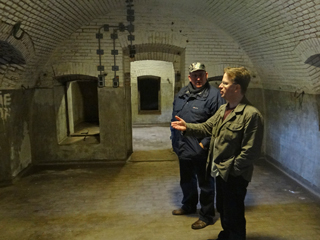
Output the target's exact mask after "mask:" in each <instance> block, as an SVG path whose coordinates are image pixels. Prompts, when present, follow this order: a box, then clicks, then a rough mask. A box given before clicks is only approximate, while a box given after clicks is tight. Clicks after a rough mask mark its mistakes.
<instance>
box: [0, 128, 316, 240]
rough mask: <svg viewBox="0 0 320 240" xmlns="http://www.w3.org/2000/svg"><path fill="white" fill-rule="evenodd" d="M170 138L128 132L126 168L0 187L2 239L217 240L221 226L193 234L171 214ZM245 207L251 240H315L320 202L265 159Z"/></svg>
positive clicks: (50, 174)
mask: <svg viewBox="0 0 320 240" xmlns="http://www.w3.org/2000/svg"><path fill="white" fill-rule="evenodd" d="M169 135H170V132H169V131H168V128H167V127H157V126H155V127H150V126H149V127H139V128H133V136H134V146H133V147H134V151H135V152H134V154H133V155H132V158H130V159H129V160H128V162H127V163H125V164H108V165H100V166H97V165H96V166H91V167H87V168H76V167H74V168H70V167H67V166H65V167H60V168H59V169H52V170H49V169H46V170H41V171H38V172H35V173H33V174H31V175H29V176H26V177H24V178H22V179H20V180H19V181H17V182H16V183H15V184H14V185H11V186H8V187H4V188H0V239H1V240H18V239H19V240H35V239H41V240H51V239H54V240H58V239H59V240H74V239H77V240H105V239H108V240H109V239H110V240H120V239H121V240H160V239H161V240H180V239H184V240H195V239H202V240H213V239H216V237H217V235H218V233H219V231H220V230H221V226H220V221H219V219H217V221H216V223H215V224H214V225H211V226H208V227H206V228H205V229H201V230H192V229H191V224H192V223H193V222H194V221H196V220H197V219H198V218H197V214H193V215H189V216H173V215H172V214H171V211H172V210H173V209H175V208H178V207H180V201H181V197H182V194H181V191H180V187H179V166H178V162H177V160H176V158H174V157H173V156H172V152H171V150H170V149H168V147H169V148H170V142H169V144H168V142H167V141H169V139H168V136H169ZM146 136H149V137H146ZM148 139H149V140H148ZM151 145H153V146H154V150H153V148H152V147H151ZM143 146H146V147H145V148H143ZM152 151H155V152H157V151H158V153H159V151H160V153H161V154H160V155H161V157H159V159H156V154H153V155H152ZM166 153H167V159H165V158H164V157H165V154H166ZM148 155H149V156H152V159H150V160H148V158H147V157H146V156H148ZM139 156H143V157H142V160H141V161H140V160H139ZM246 206H247V207H246V218H247V239H248V240H294V239H296V240H298V239H299V240H316V239H317V240H318V239H320V237H319V236H320V218H319V216H320V201H319V199H317V198H316V197H314V196H313V195H311V194H310V193H309V192H308V191H306V190H305V189H303V188H302V187H300V186H299V185H298V184H297V183H295V182H293V181H292V180H291V179H289V178H287V177H286V176H285V175H283V174H282V173H281V172H280V171H278V170H276V169H275V168H273V167H272V166H270V165H269V164H267V163H266V162H265V161H264V160H259V161H257V163H256V168H255V171H254V177H253V181H252V182H251V183H250V185H249V188H248V194H247V198H246Z"/></svg>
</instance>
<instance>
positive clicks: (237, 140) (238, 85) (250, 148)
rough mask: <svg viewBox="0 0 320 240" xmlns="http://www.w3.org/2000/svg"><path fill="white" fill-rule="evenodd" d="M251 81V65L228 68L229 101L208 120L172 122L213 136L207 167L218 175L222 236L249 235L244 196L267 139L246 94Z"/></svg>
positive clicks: (228, 239) (224, 90)
mask: <svg viewBox="0 0 320 240" xmlns="http://www.w3.org/2000/svg"><path fill="white" fill-rule="evenodd" d="M249 82H250V74H249V72H248V70H247V69H245V68H225V70H224V75H223V79H222V82H221V84H220V85H219V89H220V93H221V96H222V97H223V98H224V99H225V100H226V101H227V104H225V105H222V106H221V107H220V108H219V110H218V111H217V112H216V113H215V115H214V116H213V117H211V118H210V119H208V120H207V121H206V122H204V123H201V124H192V123H186V122H185V121H184V120H183V119H181V118H179V117H176V119H177V120H178V121H176V122H172V123H171V125H172V127H173V128H175V129H177V130H180V131H185V132H184V134H185V135H194V136H211V142H210V148H209V153H210V154H209V156H208V161H207V170H208V173H209V174H210V175H211V176H212V177H215V178H216V191H217V195H216V198H217V200H216V205H217V210H218V212H219V213H220V219H221V225H222V228H223V231H221V232H220V234H219V236H218V240H244V239H246V220H245V209H244V208H245V207H244V199H245V196H246V193H247V186H248V184H249V182H250V181H251V178H252V173H253V161H254V160H257V159H258V158H259V156H260V153H261V146H262V139H263V118H262V116H261V114H260V112H259V111H258V110H257V109H256V108H255V107H253V106H252V105H251V104H250V103H249V102H248V100H247V99H246V97H245V92H246V90H247V87H248V85H249Z"/></svg>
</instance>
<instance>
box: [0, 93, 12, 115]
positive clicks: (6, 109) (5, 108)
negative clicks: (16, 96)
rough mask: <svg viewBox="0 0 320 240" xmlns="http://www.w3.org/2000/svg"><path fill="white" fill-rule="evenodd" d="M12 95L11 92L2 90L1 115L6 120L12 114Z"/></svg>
mask: <svg viewBox="0 0 320 240" xmlns="http://www.w3.org/2000/svg"><path fill="white" fill-rule="evenodd" d="M10 105H11V95H10V93H2V92H1V91H0V117H1V119H2V120H3V121H6V120H7V119H8V117H9V116H10V111H11V108H10Z"/></svg>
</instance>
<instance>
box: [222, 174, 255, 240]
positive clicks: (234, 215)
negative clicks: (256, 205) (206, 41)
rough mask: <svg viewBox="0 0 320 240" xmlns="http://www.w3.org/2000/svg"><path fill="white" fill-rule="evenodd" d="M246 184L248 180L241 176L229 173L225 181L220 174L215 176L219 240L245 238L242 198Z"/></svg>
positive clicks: (241, 239) (244, 194)
mask: <svg viewBox="0 0 320 240" xmlns="http://www.w3.org/2000/svg"><path fill="white" fill-rule="evenodd" d="M248 184H249V182H248V181H246V180H245V179H244V178H243V177H241V176H239V177H234V176H231V175H229V177H228V181H227V182H225V181H224V180H223V179H222V178H221V177H220V176H218V177H217V178H216V191H217V199H216V201H217V203H216V204H217V211H218V212H219V213H220V220H221V226H222V228H223V231H221V232H220V234H219V238H218V239H219V240H220V239H221V240H245V239H246V219H245V206H244V199H245V196H246V193H247V186H248Z"/></svg>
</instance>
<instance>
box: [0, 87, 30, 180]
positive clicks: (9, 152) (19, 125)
mask: <svg viewBox="0 0 320 240" xmlns="http://www.w3.org/2000/svg"><path fill="white" fill-rule="evenodd" d="M33 93H34V91H33V90H30V89H26V90H2V91H0V117H1V121H0V133H1V134H0V159H1V161H0V185H1V184H3V183H6V182H11V180H12V178H14V177H15V176H17V175H18V173H19V172H21V171H22V170H24V169H25V168H27V167H28V166H29V165H30V164H31V142H32V140H31V136H30V132H31V129H30V104H31V101H32V98H33Z"/></svg>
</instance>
